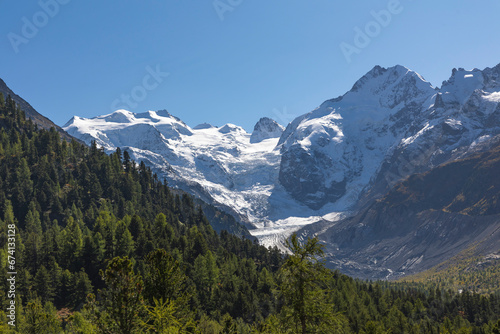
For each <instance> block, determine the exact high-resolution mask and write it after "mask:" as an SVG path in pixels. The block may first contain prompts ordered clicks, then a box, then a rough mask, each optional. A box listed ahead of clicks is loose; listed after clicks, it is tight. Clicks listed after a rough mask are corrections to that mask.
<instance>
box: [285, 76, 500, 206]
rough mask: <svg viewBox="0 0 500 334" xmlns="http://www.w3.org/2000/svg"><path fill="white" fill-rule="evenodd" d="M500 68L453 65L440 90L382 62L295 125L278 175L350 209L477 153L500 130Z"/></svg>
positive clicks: (313, 200)
mask: <svg viewBox="0 0 500 334" xmlns="http://www.w3.org/2000/svg"><path fill="white" fill-rule="evenodd" d="M499 73H500V67H499V66H497V67H495V68H493V69H490V68H487V69H485V70H484V71H480V70H477V69H474V70H472V71H465V70H463V69H459V70H453V73H452V77H451V78H450V79H449V80H448V81H446V82H444V83H443V86H442V88H441V89H435V88H433V87H432V86H431V84H430V83H428V82H426V81H425V80H424V79H423V78H422V77H421V76H420V75H418V74H417V73H415V72H412V71H410V70H408V69H406V68H404V67H401V66H395V67H393V68H389V69H383V68H380V67H375V68H374V69H373V70H372V71H370V72H369V73H367V74H366V75H365V76H364V77H363V78H361V79H360V80H359V81H358V82H356V84H355V85H354V86H353V88H352V89H351V91H349V92H348V93H346V94H345V95H343V96H341V97H339V98H337V99H333V100H330V101H326V102H325V103H323V104H322V105H321V106H320V107H319V108H318V109H316V110H314V111H312V112H311V113H309V114H306V115H304V116H301V117H299V118H297V119H295V120H294V121H293V122H292V123H290V124H289V125H288V127H287V129H286V130H285V132H284V134H283V136H282V137H281V139H280V142H279V145H280V147H281V153H282V160H281V164H280V177H279V180H280V182H281V184H282V185H283V186H284V187H285V189H286V190H287V191H288V192H289V193H290V194H291V195H292V196H293V198H295V199H296V200H297V201H300V202H302V203H304V204H306V205H307V206H309V207H311V208H314V209H318V208H321V207H322V206H324V205H325V204H327V203H331V202H337V203H338V206H339V208H342V207H344V208H345V207H349V206H352V205H353V204H358V203H365V202H366V201H367V200H369V199H370V198H373V196H378V195H381V194H382V193H383V192H384V191H386V190H388V189H390V187H391V186H392V185H393V184H394V183H395V182H397V181H399V180H401V179H403V178H405V177H407V176H408V175H411V174H413V173H416V172H423V171H426V170H429V169H430V168H432V167H434V166H438V165H439V164H442V163H444V162H447V161H453V160H454V159H457V158H460V157H463V156H466V155H467V154H470V153H471V152H475V151H477V149H478V144H479V143H481V142H485V141H488V140H489V139H490V138H491V136H494V135H495V134H498V133H500V113H499V105H498V102H499V101H500V99H499V97H500V83H499V82H497V78H498V75H499ZM361 195H363V196H362V199H363V200H362V201H361V202H358V201H359V198H360V196H361Z"/></svg>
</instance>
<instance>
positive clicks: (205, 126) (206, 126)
mask: <svg viewBox="0 0 500 334" xmlns="http://www.w3.org/2000/svg"><path fill="white" fill-rule="evenodd" d="M213 128H216V126H213V125H212V124H210V123H201V124H198V125H197V126H195V127H194V128H193V129H194V130H205V129H213Z"/></svg>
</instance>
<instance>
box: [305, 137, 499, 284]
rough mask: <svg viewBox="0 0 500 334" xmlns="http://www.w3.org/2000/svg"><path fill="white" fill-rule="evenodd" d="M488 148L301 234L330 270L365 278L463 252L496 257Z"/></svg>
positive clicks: (494, 192) (494, 171) (493, 156)
mask: <svg viewBox="0 0 500 334" xmlns="http://www.w3.org/2000/svg"><path fill="white" fill-rule="evenodd" d="M494 142H495V144H494V148H492V149H489V150H486V151H485V152H482V153H479V154H475V155H472V156H470V157H468V158H465V159H459V160H456V161H453V162H450V163H446V164H443V165H440V166H439V167H436V168H433V169H431V170H430V171H428V172H426V173H422V174H414V175H412V176H410V177H409V178H407V179H406V180H404V181H402V182H399V183H397V184H396V185H395V186H394V187H393V188H392V189H391V190H390V191H389V192H388V193H387V194H385V196H383V197H382V198H380V199H379V200H377V201H375V202H373V203H372V204H371V205H369V206H368V207H366V208H365V209H363V210H361V211H360V212H359V213H358V214H356V215H354V216H353V217H350V218H347V219H344V220H341V221H339V222H336V223H331V222H322V223H318V224H315V225H314V224H313V225H310V226H307V227H306V228H304V230H302V231H301V233H302V234H303V235H312V234H316V235H318V237H319V238H320V239H321V240H322V241H323V242H324V244H325V245H326V249H327V253H328V254H329V263H330V266H332V267H335V268H339V269H341V270H342V271H343V272H346V273H349V274H351V275H354V276H356V277H362V278H366V279H383V278H397V277H400V276H404V275H408V274H412V273H416V272H420V271H423V270H426V269H429V268H431V267H433V266H435V265H438V264H440V263H442V262H444V261H445V260H447V259H449V258H451V257H453V256H455V255H457V254H459V253H460V252H462V251H466V250H467V251H469V252H470V254H473V255H474V256H479V255H488V254H498V253H499V252H500V201H499V200H500V173H498V171H499V170H500V137H499V136H497V137H496V138H495V139H494Z"/></svg>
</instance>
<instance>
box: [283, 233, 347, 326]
mask: <svg viewBox="0 0 500 334" xmlns="http://www.w3.org/2000/svg"><path fill="white" fill-rule="evenodd" d="M287 247H288V248H289V250H290V252H291V255H290V256H289V257H288V258H287V259H286V261H285V263H284V264H283V266H282V267H281V269H280V272H279V276H280V280H281V285H280V295H281V297H282V298H283V302H284V307H283V310H282V324H283V326H284V327H288V326H289V325H291V327H292V328H291V329H292V331H293V332H295V333H302V334H307V333H342V331H343V327H344V324H343V321H342V318H341V317H339V316H337V315H336V314H335V313H334V312H333V303H332V302H331V301H330V293H329V292H330V291H329V289H328V282H329V281H330V279H331V272H330V271H328V270H327V269H326V268H325V267H324V260H321V258H322V257H323V254H324V253H323V247H324V246H323V245H321V244H320V243H319V240H318V239H317V238H313V239H308V240H307V241H306V242H305V243H304V244H301V243H300V242H299V240H298V237H297V234H296V233H294V234H293V235H292V236H291V238H290V239H289V240H288V241H287Z"/></svg>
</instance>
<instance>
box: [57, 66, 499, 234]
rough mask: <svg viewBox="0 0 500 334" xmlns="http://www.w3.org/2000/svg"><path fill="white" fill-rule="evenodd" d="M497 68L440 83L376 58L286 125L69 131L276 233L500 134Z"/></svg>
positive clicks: (149, 124)
mask: <svg viewBox="0 0 500 334" xmlns="http://www.w3.org/2000/svg"><path fill="white" fill-rule="evenodd" d="M499 76H500V66H496V67H494V68H487V69H485V70H483V71H481V70H477V69H474V70H471V71H466V70H464V69H458V70H453V72H452V76H451V78H450V79H449V80H448V81H445V82H444V83H443V85H442V87H441V88H440V89H439V88H434V87H433V86H432V85H431V84H430V83H429V82H427V81H425V79H423V78H422V76H420V75H419V74H417V73H415V72H413V71H411V70H409V69H407V68H405V67H403V66H395V67H391V68H387V69H385V68H382V67H379V66H376V67H375V68H373V69H372V70H371V71H370V72H368V73H367V74H366V75H365V76H363V77H362V78H361V79H360V80H358V81H357V82H356V83H355V84H354V86H353V87H352V89H351V90H350V91H349V92H347V93H346V94H345V95H343V96H341V97H338V98H336V99H332V100H328V101H326V102H324V103H323V104H321V106H320V107H318V108H317V109H316V110H313V111H312V112H310V113H307V114H305V115H302V116H300V117H298V118H296V119H295V120H293V121H292V122H291V123H290V124H288V126H287V127H286V129H285V130H284V131H283V128H282V127H281V126H280V125H278V124H277V123H276V122H274V121H273V120H271V119H268V118H264V119H261V120H260V121H259V122H258V123H257V124H256V126H255V129H254V132H253V133H252V134H249V133H247V132H246V131H245V130H244V129H243V128H241V127H238V126H236V125H232V124H226V125H224V126H222V127H220V128H217V127H214V126H212V125H210V124H202V125H199V126H197V127H195V128H190V127H189V126H188V125H186V124H185V123H183V122H182V121H181V120H179V119H178V118H176V117H174V116H172V115H170V114H169V113H168V112H166V111H158V112H153V111H149V112H146V113H140V114H134V113H131V112H128V111H125V110H118V111H116V112H114V113H112V114H109V115H105V116H99V117H95V118H92V119H84V118H79V117H74V118H73V119H72V120H70V121H69V122H68V123H67V124H66V125H65V127H64V129H65V130H66V131H67V132H68V133H70V134H71V135H73V136H75V137H77V138H80V139H82V140H84V141H86V142H87V143H90V141H91V140H96V142H97V144H98V145H100V146H103V147H104V148H105V149H106V150H108V151H112V150H115V149H116V147H122V148H126V149H128V150H129V152H130V153H131V155H132V157H133V158H135V159H137V160H144V161H145V163H146V164H148V165H149V166H151V167H152V169H153V170H154V171H155V172H158V173H160V174H162V175H163V176H165V177H166V178H167V180H168V181H169V182H170V184H171V185H174V186H178V187H180V188H182V189H184V190H187V191H189V192H191V193H193V194H195V195H197V196H199V197H201V198H202V199H204V200H205V201H207V202H209V203H213V204H217V205H219V206H222V207H224V208H225V209H226V210H228V211H229V212H231V213H233V214H235V215H236V216H237V217H239V218H240V219H241V220H242V221H244V222H246V223H248V225H249V226H254V227H257V230H254V232H253V233H254V235H256V236H258V237H259V238H260V239H261V240H264V241H265V243H272V242H274V241H273V240H274V236H280V235H282V234H283V233H285V235H286V233H289V232H290V231H292V230H294V229H297V228H298V227H300V226H303V225H306V224H309V223H312V222H314V221H318V220H322V219H327V220H335V219H338V217H339V215H338V214H336V212H346V211H347V210H349V209H352V208H355V207H356V206H359V205H360V204H363V203H367V202H369V201H370V200H371V199H373V198H375V197H377V196H379V195H382V194H383V193H385V192H386V191H387V189H389V188H390V187H391V186H392V185H393V184H395V182H398V181H400V180H401V179H403V178H405V177H406V176H408V175H410V174H413V173H416V172H422V171H426V170H429V169H430V168H432V167H435V166H437V165H439V164H442V163H444V162H447V161H452V160H454V159H456V158H460V157H464V156H465V155H467V154H469V153H471V152H475V151H477V150H479V149H481V150H483V149H487V148H488V145H487V144H488V142H489V140H490V138H491V137H492V136H494V135H496V134H498V133H500V107H499V106H498V103H499V102H500V81H499V79H498V78H499ZM266 238H267V239H266Z"/></svg>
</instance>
